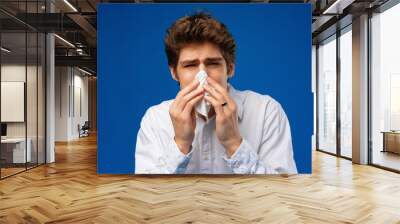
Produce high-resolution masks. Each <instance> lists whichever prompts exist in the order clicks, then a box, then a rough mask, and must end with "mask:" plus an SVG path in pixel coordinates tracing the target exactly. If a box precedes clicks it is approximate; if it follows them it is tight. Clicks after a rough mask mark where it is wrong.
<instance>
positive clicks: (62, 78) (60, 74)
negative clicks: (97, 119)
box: [55, 67, 88, 141]
mask: <svg viewBox="0 0 400 224" xmlns="http://www.w3.org/2000/svg"><path fill="white" fill-rule="evenodd" d="M55 73H56V82H55V123H56V127H55V129H56V131H55V140H56V141H69V140H73V139H77V138H79V133H78V124H80V125H83V124H84V122H85V121H87V120H88V77H87V76H84V73H82V72H80V71H79V70H78V69H76V68H72V67H56V72H55ZM79 96H80V97H79ZM79 101H80V102H79ZM80 106H81V108H79V107H80ZM80 109H81V111H80Z"/></svg>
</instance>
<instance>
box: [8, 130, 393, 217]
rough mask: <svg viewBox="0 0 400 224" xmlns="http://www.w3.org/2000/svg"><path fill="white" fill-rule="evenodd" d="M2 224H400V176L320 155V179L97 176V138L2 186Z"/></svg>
mask: <svg viewBox="0 0 400 224" xmlns="http://www.w3.org/2000/svg"><path fill="white" fill-rule="evenodd" d="M0 223H373V224H376V223H385V224H386V223H400V175H399V174H396V173H392V172H388V171H384V170H381V169H378V168H374V167H370V166H360V165H354V164H352V163H351V162H350V161H348V160H344V159H339V158H336V157H333V156H330V155H327V154H323V153H321V152H314V153H313V174H312V175H298V176H290V177H280V176H196V175H191V176H186V177H184V176H130V175H98V174H97V173H96V139H95V137H89V138H84V139H82V140H79V141H74V142H69V143H59V144H57V145H56V163H54V164H48V165H44V166H40V167H38V168H35V169H32V170H29V171H27V172H25V173H21V174H18V175H16V176H13V177H10V178H7V179H4V180H2V181H0Z"/></svg>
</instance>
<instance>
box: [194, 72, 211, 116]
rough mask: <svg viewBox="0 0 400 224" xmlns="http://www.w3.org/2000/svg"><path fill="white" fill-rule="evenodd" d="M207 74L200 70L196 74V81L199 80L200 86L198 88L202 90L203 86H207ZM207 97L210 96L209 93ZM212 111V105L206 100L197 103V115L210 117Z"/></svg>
mask: <svg viewBox="0 0 400 224" xmlns="http://www.w3.org/2000/svg"><path fill="white" fill-rule="evenodd" d="M207 76H208V75H207V73H206V72H205V71H203V70H200V71H199V72H198V73H197V74H196V79H197V80H199V82H200V84H199V87H198V88H201V87H202V86H204V85H206V84H207ZM205 94H206V95H208V94H207V93H205ZM210 109H211V105H210V103H208V102H207V101H206V100H205V99H204V98H203V99H202V100H201V101H200V102H198V103H197V105H196V111H197V113H199V114H201V115H203V116H205V117H208V112H209V111H210Z"/></svg>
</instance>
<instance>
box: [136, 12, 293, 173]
mask: <svg viewBox="0 0 400 224" xmlns="http://www.w3.org/2000/svg"><path fill="white" fill-rule="evenodd" d="M165 50H166V54H167V57H168V65H169V68H170V71H171V74H172V78H173V79H174V80H176V81H178V82H179V85H180V88H181V90H180V91H179V92H178V94H177V95H176V98H175V99H173V100H168V101H164V102H162V103H161V104H159V105H156V106H152V107H150V108H149V109H148V110H147V111H146V113H145V115H144V117H143V118H142V122H141V128H140V130H139V133H138V136H137V142H136V154H135V157H136V158H135V162H136V163H135V164H136V167H135V172H136V174H143V173H144V174H148V173H151V174H171V173H205V174H231V173H237V174H280V173H284V174H295V173H297V169H296V164H295V162H294V159H293V150H292V140H291V133H290V126H289V122H288V119H287V117H286V115H285V113H284V111H283V109H282V107H281V106H280V104H279V103H278V102H276V101H275V100H274V99H272V98H271V97H269V96H265V95H260V94H258V93H255V92H252V91H239V90H236V89H234V88H233V86H232V85H230V84H229V83H228V81H227V80H228V78H230V77H232V76H233V74H234V71H235V50H236V44H235V40H234V39H233V37H232V35H231V34H230V33H229V31H228V29H227V27H226V26H225V25H224V24H222V23H220V22H218V21H217V20H215V19H214V18H212V17H211V16H210V15H208V14H204V13H197V14H194V15H192V16H185V17H183V18H180V19H179V20H177V21H176V22H175V23H174V24H173V25H172V26H171V27H170V28H169V29H168V30H167V34H166V37H165ZM199 71H203V72H205V73H206V74H207V76H208V77H207V79H206V84H205V85H203V83H199V81H198V79H197V78H196V74H198V73H199ZM204 100H205V101H206V102H208V103H209V105H210V106H211V109H210V110H209V111H208V113H206V114H203V115H202V114H201V113H199V112H198V111H197V110H196V107H197V105H199V104H200V103H202V102H203V103H204Z"/></svg>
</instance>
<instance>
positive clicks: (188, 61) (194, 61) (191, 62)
mask: <svg viewBox="0 0 400 224" xmlns="http://www.w3.org/2000/svg"><path fill="white" fill-rule="evenodd" d="M222 60H223V58H222V57H213V58H206V60H205V61H206V62H220V61H222ZM198 62H199V60H198V59H194V60H185V61H181V62H180V64H181V65H187V64H193V63H198Z"/></svg>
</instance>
